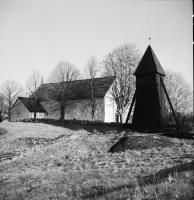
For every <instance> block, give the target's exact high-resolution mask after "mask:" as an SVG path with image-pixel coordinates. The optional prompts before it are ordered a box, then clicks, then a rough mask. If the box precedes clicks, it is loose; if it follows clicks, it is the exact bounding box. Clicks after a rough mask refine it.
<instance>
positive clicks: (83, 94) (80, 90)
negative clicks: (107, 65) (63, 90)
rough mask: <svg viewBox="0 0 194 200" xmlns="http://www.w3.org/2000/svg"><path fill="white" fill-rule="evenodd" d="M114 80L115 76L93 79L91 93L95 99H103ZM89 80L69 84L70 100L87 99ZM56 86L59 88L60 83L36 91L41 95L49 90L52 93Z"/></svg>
mask: <svg viewBox="0 0 194 200" xmlns="http://www.w3.org/2000/svg"><path fill="white" fill-rule="evenodd" d="M115 78H116V77H115V76H110V77H103V78H95V79H93V91H94V96H95V98H103V97H104V96H105V95H106V93H107V92H108V90H109V88H110V86H111V85H112V83H113V81H114V80H115ZM91 80H92V79H83V80H75V81H71V82H69V84H70V92H71V100H81V99H88V98H89V93H90V92H91V85H90V84H91ZM65 83H66V82H65ZM58 86H59V87H60V83H47V84H42V85H41V86H40V87H39V89H38V90H39V91H42V92H43V93H48V92H49V90H51V91H52V88H57V87H58Z"/></svg>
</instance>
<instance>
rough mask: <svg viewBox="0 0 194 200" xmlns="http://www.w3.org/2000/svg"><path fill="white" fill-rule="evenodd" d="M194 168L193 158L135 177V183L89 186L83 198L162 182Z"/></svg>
mask: <svg viewBox="0 0 194 200" xmlns="http://www.w3.org/2000/svg"><path fill="white" fill-rule="evenodd" d="M191 170H194V160H193V161H192V162H188V163H185V164H181V165H177V166H174V167H171V168H168V169H163V170H160V171H159V172H157V173H155V174H152V175H149V176H144V177H135V179H136V180H137V182H136V184H135V183H130V184H124V185H121V186H118V187H112V188H104V187H102V186H99V187H91V188H90V190H91V193H90V194H87V195H83V196H82V198H83V199H90V198H92V199H93V198H96V197H101V196H104V195H105V194H108V193H112V192H115V191H119V190H122V189H126V188H127V189H132V188H135V187H136V186H137V183H138V186H139V187H143V186H146V185H155V184H158V183H161V182H163V181H164V180H165V179H166V178H168V177H169V175H172V176H173V175H174V174H176V173H180V172H184V171H191Z"/></svg>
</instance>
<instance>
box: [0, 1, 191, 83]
mask: <svg viewBox="0 0 194 200" xmlns="http://www.w3.org/2000/svg"><path fill="white" fill-rule="evenodd" d="M192 7H193V5H192V1H189V0H188V1H129V0H128V1H127V0H126V1H118V0H117V1H116V0H115V1H109V0H106V1H97V0H91V1H89V0H82V1H81V0H80V1H76V0H74V1H67V0H17V1H15V0H0V85H1V84H2V82H3V81H5V80H8V79H13V80H15V81H17V82H18V83H20V84H21V85H22V86H23V87H25V85H26V80H27V79H28V78H29V76H30V75H31V74H32V73H33V71H34V70H36V71H39V72H40V73H41V74H43V76H44V78H45V79H47V78H48V76H49V74H50V73H51V72H52V70H53V69H54V68H55V67H56V66H57V65H58V63H59V62H60V61H68V62H71V63H73V64H74V65H75V66H76V67H77V68H79V69H80V70H81V71H83V69H84V67H85V65H86V63H87V61H88V59H89V58H90V57H91V56H92V55H93V56H95V57H96V59H97V60H98V61H99V62H100V61H102V60H103V58H104V57H105V56H106V55H107V54H108V53H109V52H111V51H112V50H113V49H114V48H116V47H118V46H120V45H122V44H124V43H133V44H135V45H136V46H137V48H138V49H140V51H141V53H142V54H143V53H144V52H145V50H146V48H147V46H148V45H149V37H151V40H150V42H151V46H152V49H153V50H154V52H155V54H156V56H157V58H158V60H159V61H160V63H161V65H162V67H163V68H164V70H167V69H168V70H173V71H178V72H180V73H181V74H183V76H184V77H185V79H186V80H187V81H188V83H189V84H190V85H191V86H192V87H193V46H192V42H193V38H192V36H193V22H192Z"/></svg>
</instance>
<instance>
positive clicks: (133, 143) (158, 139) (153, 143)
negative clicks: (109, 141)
mask: <svg viewBox="0 0 194 200" xmlns="http://www.w3.org/2000/svg"><path fill="white" fill-rule="evenodd" d="M175 145H176V142H175V140H173V139H171V138H168V137H165V136H160V135H154V134H153V135H143V134H142V135H139V136H138V135H134V136H132V135H131V136H127V137H123V138H121V139H120V140H119V141H118V142H117V143H116V144H114V145H113V146H112V147H111V148H110V150H109V151H110V152H112V153H114V152H122V151H125V150H143V149H151V148H154V147H162V148H165V147H173V146H175Z"/></svg>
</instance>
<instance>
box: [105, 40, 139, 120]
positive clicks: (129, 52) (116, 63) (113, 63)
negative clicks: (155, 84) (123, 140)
mask: <svg viewBox="0 0 194 200" xmlns="http://www.w3.org/2000/svg"><path fill="white" fill-rule="evenodd" d="M140 59H141V53H140V51H139V50H138V49H137V47H136V46H135V45H134V44H131V43H127V44H124V45H121V46H119V47H117V48H115V49H114V50H113V51H112V52H110V53H109V54H108V55H107V56H106V57H105V59H104V60H103V62H102V64H103V70H104V71H103V76H116V80H115V82H114V83H113V85H112V88H111V95H112V97H113V99H114V101H115V102H116V105H117V113H118V115H119V117H120V122H121V123H122V118H123V113H124V112H125V110H126V108H127V107H128V106H129V104H130V103H131V100H132V98H133V94H134V91H135V77H134V76H133V73H134V71H135V69H136V67H137V65H138V64H139V62H140Z"/></svg>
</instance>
